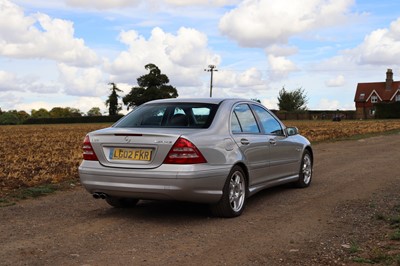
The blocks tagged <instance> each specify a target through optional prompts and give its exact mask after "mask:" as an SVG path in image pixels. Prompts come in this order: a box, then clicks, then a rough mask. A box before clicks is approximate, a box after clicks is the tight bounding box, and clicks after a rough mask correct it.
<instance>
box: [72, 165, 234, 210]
mask: <svg viewBox="0 0 400 266" xmlns="http://www.w3.org/2000/svg"><path fill="white" fill-rule="evenodd" d="M230 170H231V169H230V168H229V167H226V166H216V167H213V166H210V165H204V164H202V165H201V164H198V165H161V166H160V167H158V168H156V169H145V170H143V169H126V168H110V167H104V166H102V165H101V164H100V163H99V162H97V161H85V160H84V161H83V162H82V163H81V165H80V166H79V177H80V180H81V183H82V185H83V186H84V187H85V188H86V190H87V191H89V193H91V194H93V193H95V192H101V193H106V194H107V195H109V196H115V197H129V198H136V199H155V200H179V201H190V202H202V203H216V202H218V201H219V199H220V198H221V196H222V189H223V187H224V184H225V181H226V178H227V176H228V174H229V171H230Z"/></svg>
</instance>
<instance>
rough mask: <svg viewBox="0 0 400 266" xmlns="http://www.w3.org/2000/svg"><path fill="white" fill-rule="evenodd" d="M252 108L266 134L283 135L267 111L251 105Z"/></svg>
mask: <svg viewBox="0 0 400 266" xmlns="http://www.w3.org/2000/svg"><path fill="white" fill-rule="evenodd" d="M252 108H253V110H254V111H255V113H256V114H257V116H258V118H259V119H260V122H261V125H262V126H263V128H264V132H265V133H266V134H272V135H283V130H282V127H281V124H280V123H279V122H278V121H277V120H276V119H275V118H274V117H273V116H272V115H271V114H270V113H269V112H268V111H267V110H265V109H264V108H262V107H260V106H258V105H253V106H252Z"/></svg>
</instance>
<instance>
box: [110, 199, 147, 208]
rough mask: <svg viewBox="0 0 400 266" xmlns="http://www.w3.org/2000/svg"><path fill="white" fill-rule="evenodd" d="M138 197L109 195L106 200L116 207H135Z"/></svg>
mask: <svg viewBox="0 0 400 266" xmlns="http://www.w3.org/2000/svg"><path fill="white" fill-rule="evenodd" d="M138 201H139V200H138V199H130V198H119V197H107V198H106V202H107V203H108V204H109V205H111V206H113V207H115V208H129V207H134V206H135V205H136V204H137V203H138Z"/></svg>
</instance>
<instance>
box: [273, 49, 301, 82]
mask: <svg viewBox="0 0 400 266" xmlns="http://www.w3.org/2000/svg"><path fill="white" fill-rule="evenodd" d="M268 65H269V68H270V73H269V74H270V79H271V80H277V79H281V78H285V77H287V76H288V75H289V73H291V72H294V71H297V70H298V68H297V66H296V65H295V64H294V63H293V62H292V61H290V60H289V59H287V58H285V57H283V56H274V55H269V56H268Z"/></svg>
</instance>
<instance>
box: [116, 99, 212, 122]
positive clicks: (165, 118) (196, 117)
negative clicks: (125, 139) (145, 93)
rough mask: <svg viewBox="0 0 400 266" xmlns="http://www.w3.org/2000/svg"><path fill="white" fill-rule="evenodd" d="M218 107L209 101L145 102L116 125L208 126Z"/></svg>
mask: <svg viewBox="0 0 400 266" xmlns="http://www.w3.org/2000/svg"><path fill="white" fill-rule="evenodd" d="M217 109H218V105H217V104H209V103H154V104H145V105H142V106H140V107H138V108H137V109H135V110H134V111H132V112H131V113H129V114H127V115H126V116H125V117H123V118H122V119H121V120H120V121H118V122H117V123H116V124H115V125H114V127H118V128H121V127H153V128H164V127H172V128H173V127H176V128H208V127H209V126H210V125H211V122H212V120H213V118H214V116H215V113H216V111H217Z"/></svg>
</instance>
